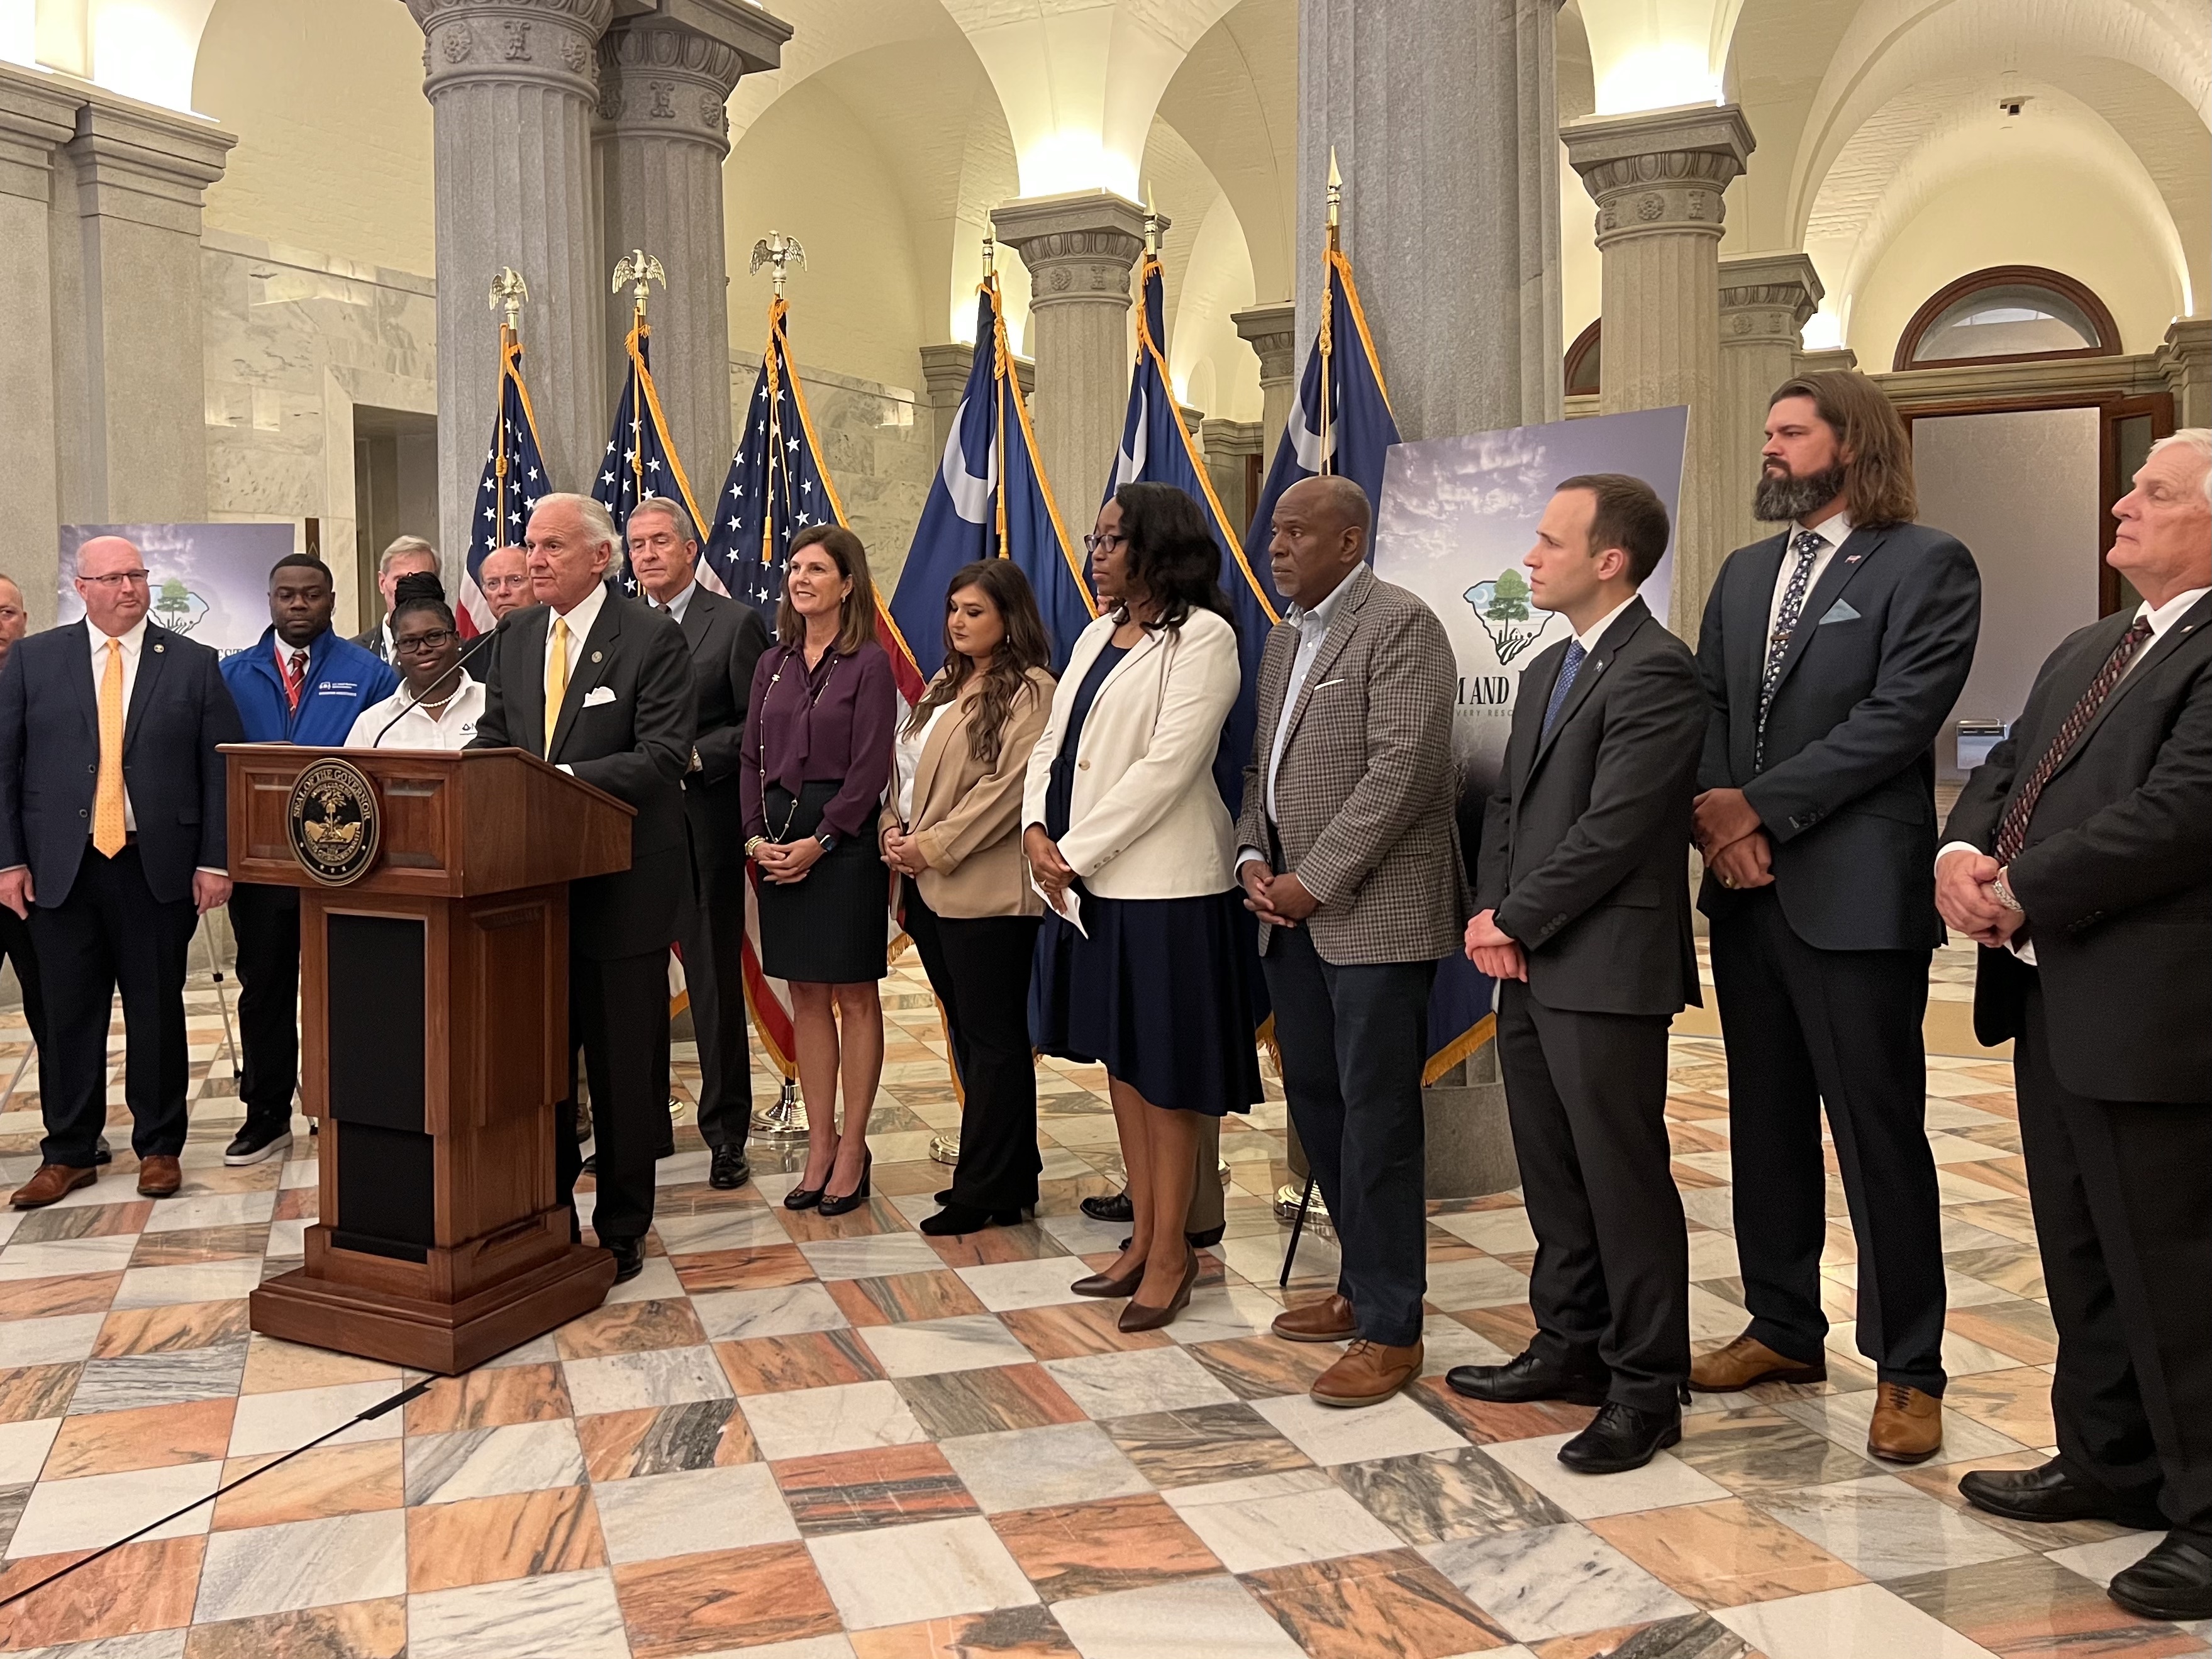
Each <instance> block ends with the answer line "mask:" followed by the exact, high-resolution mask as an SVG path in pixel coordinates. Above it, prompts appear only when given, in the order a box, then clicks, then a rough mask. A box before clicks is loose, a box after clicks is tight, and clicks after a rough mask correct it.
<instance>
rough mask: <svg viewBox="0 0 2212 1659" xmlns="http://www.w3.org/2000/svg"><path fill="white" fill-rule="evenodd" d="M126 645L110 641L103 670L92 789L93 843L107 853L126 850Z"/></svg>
mask: <svg viewBox="0 0 2212 1659" xmlns="http://www.w3.org/2000/svg"><path fill="white" fill-rule="evenodd" d="M123 833H124V832H123V645H122V642H121V641H118V640H110V641H108V642H107V666H106V667H105V668H103V669H101V670H100V782H99V786H98V787H96V788H94V791H93V792H92V844H93V845H94V847H96V848H99V849H100V853H101V854H102V855H103V856H104V857H106V858H111V859H112V858H113V857H114V856H115V855H116V854H118V853H119V852H121V851H122V850H123Z"/></svg>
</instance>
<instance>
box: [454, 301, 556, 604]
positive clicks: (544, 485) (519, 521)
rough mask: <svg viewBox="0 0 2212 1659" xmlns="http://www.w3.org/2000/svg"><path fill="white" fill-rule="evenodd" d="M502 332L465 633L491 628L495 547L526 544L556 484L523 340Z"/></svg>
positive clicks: (466, 587) (467, 581) (465, 600)
mask: <svg viewBox="0 0 2212 1659" xmlns="http://www.w3.org/2000/svg"><path fill="white" fill-rule="evenodd" d="M500 335H501V339H500V347H499V420H498V422H497V423H496V424H495V425H494V427H493V428H492V435H491V446H490V447H489V448H488V449H486V450H485V451H484V470H483V483H482V484H481V485H479V486H478V487H477V505H476V516H475V517H474V519H473V520H471V522H470V525H469V560H468V565H467V568H466V569H465V572H464V573H463V574H462V576H461V602H460V605H459V606H458V607H457V608H456V611H455V617H454V620H455V622H456V623H458V624H459V628H460V631H461V634H462V635H463V637H465V638H467V637H473V636H474V635H478V634H483V633H488V632H489V631H490V629H491V625H492V623H493V621H494V618H493V617H492V614H491V605H490V604H489V601H487V600H486V599H485V598H484V596H483V588H481V587H479V586H477V573H478V572H479V571H481V570H482V569H483V562H484V561H485V560H486V559H487V558H489V556H491V553H492V550H493V549H495V548H499V547H507V546H513V545H520V543H521V541H522V532H523V531H524V529H525V528H526V526H528V525H529V523H530V514H531V510H532V508H534V507H536V506H537V505H538V497H539V496H541V495H546V494H548V493H550V491H551V489H552V488H553V483H552V480H551V478H550V477H549V476H548V475H547V473H546V471H545V458H544V455H543V454H541V453H539V452H538V419H537V416H534V415H532V413H531V410H530V393H529V392H528V390H527V389H526V387H525V386H523V384H522V342H521V341H520V340H519V339H517V338H516V337H514V335H513V333H512V332H511V331H508V330H507V329H505V328H502V329H501V330H500Z"/></svg>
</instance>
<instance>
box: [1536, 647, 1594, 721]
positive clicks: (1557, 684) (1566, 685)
mask: <svg viewBox="0 0 2212 1659" xmlns="http://www.w3.org/2000/svg"><path fill="white" fill-rule="evenodd" d="M1588 655H1589V653H1588V652H1587V651H1584V650H1583V642H1582V641H1580V640H1569V641H1567V654H1566V658H1565V660H1564V661H1563V662H1561V663H1560V664H1559V678H1558V679H1556V680H1554V681H1553V683H1552V700H1551V702H1547V703H1546V704H1545V705H1544V729H1543V730H1542V731H1541V732H1538V733H1537V734H1536V741H1537V742H1539V743H1541V742H1542V741H1543V740H1544V739H1545V738H1548V737H1550V736H1551V735H1552V727H1553V726H1554V725H1555V724H1557V723H1558V721H1559V710H1560V709H1561V708H1563V707H1565V703H1566V701H1567V693H1568V692H1570V691H1571V690H1574V689H1575V676H1576V675H1577V674H1579V673H1581V672H1582V671H1583V658H1584V657H1586V656H1588Z"/></svg>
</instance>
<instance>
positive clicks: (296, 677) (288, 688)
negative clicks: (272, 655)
mask: <svg viewBox="0 0 2212 1659" xmlns="http://www.w3.org/2000/svg"><path fill="white" fill-rule="evenodd" d="M305 684H307V653H306V652H304V651H295V652H294V653H292V654H291V656H290V657H289V658H288V659H286V662H285V665H284V701H285V702H288V703H289V704H291V706H292V712H293V713H294V714H298V713H299V712H300V689H301V686H303V685H305Z"/></svg>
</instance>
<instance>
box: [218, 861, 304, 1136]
mask: <svg viewBox="0 0 2212 1659" xmlns="http://www.w3.org/2000/svg"><path fill="white" fill-rule="evenodd" d="M230 931H231V932H232V933H234V935H236V937H237V939H238V1042H239V1065H240V1074H239V1079H238V1097H239V1098H240V1100H242V1101H244V1102H245V1103H246V1121H247V1122H248V1123H254V1124H264V1123H276V1124H287V1123H289V1122H290V1121H292V1095H293V1092H294V1091H295V1090H296V1089H298V1087H299V1086H300V890H299V889H298V888H296V887H264V886H261V885H258V884H255V883H252V882H240V883H239V884H237V885H235V886H234V887H233V888H232V889H231V890H230Z"/></svg>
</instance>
